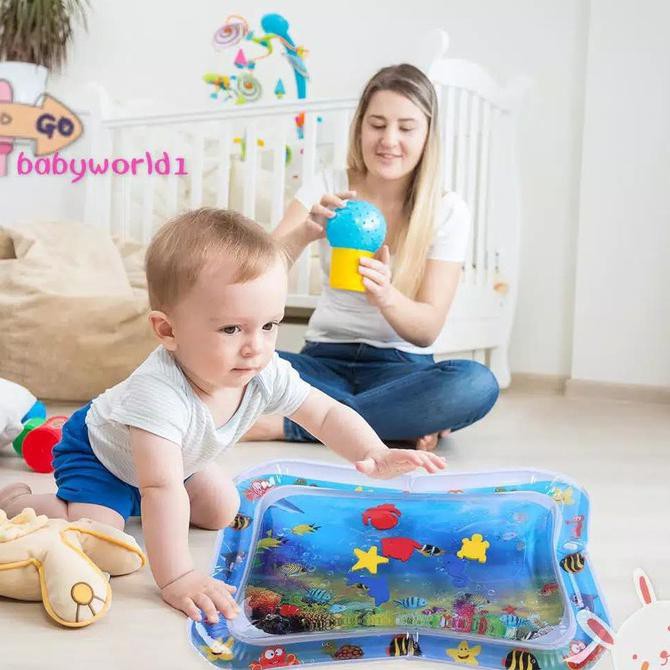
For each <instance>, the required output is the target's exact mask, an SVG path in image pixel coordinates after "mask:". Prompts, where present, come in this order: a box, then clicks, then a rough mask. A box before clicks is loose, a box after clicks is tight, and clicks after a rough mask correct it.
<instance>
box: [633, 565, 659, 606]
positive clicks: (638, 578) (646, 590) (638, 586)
mask: <svg viewBox="0 0 670 670" xmlns="http://www.w3.org/2000/svg"><path fill="white" fill-rule="evenodd" d="M633 582H634V583H635V591H636V592H637V596H638V598H639V599H640V602H641V603H642V604H643V605H644V606H647V605H652V604H653V603H655V602H656V594H655V593H654V589H653V587H652V585H651V581H650V580H649V577H647V575H646V574H645V572H644V570H641V569H640V568H637V570H635V572H634V573H633Z"/></svg>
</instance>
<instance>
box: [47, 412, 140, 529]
mask: <svg viewBox="0 0 670 670" xmlns="http://www.w3.org/2000/svg"><path fill="white" fill-rule="evenodd" d="M90 407H91V403H88V405H86V406H84V407H82V408H81V409H78V410H77V411H76V412H75V413H74V414H73V415H72V416H71V417H70V418H69V419H68V420H67V422H66V423H65V425H64V426H63V433H62V437H61V441H60V442H59V443H58V444H57V445H56V446H55V447H54V451H53V455H54V460H53V465H54V469H55V472H54V475H55V477H56V484H57V485H58V491H57V492H56V495H57V496H58V497H59V498H60V499H61V500H65V501H67V502H78V503H91V504H94V505H104V506H105V507H109V508H111V509H113V510H114V511H115V512H118V513H119V514H120V515H121V516H122V517H123V518H124V520H125V519H127V518H128V517H129V516H140V514H141V511H140V510H141V506H140V491H139V489H138V488H137V487H135V486H131V485H130V484H126V482H124V481H121V480H120V479H119V478H118V477H116V476H115V475H113V474H112V473H111V472H110V471H109V470H108V469H107V468H106V467H105V466H104V465H103V464H102V463H101V462H100V461H99V460H98V459H97V457H96V455H95V454H94V453H93V450H92V449H91V443H90V442H89V439H88V428H87V427H86V414H87V413H88V410H89V409H90Z"/></svg>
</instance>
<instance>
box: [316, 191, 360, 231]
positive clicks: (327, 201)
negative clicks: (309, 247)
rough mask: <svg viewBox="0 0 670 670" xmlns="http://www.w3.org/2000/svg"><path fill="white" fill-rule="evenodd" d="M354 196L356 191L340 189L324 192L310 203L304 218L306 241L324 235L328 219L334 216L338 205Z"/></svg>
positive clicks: (342, 204) (342, 205) (343, 203)
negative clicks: (338, 191) (315, 200)
mask: <svg viewBox="0 0 670 670" xmlns="http://www.w3.org/2000/svg"><path fill="white" fill-rule="evenodd" d="M355 197H356V191H342V193H326V194H325V195H324V196H323V197H322V198H321V200H320V201H319V202H317V203H316V204H314V205H312V209H310V210H309V214H308V215H307V218H306V219H305V224H304V225H305V232H306V237H307V241H308V243H309V242H313V241H314V240H320V239H321V238H322V237H325V236H326V225H327V224H328V221H329V219H332V218H333V217H334V216H335V211H334V210H336V209H337V208H338V207H344V205H345V204H346V202H345V201H346V200H350V199H351V198H355Z"/></svg>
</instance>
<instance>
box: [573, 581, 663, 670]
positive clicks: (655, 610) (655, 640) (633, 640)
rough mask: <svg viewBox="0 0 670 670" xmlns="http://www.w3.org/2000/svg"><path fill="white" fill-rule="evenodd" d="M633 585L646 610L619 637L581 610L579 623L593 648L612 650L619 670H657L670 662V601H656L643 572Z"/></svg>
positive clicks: (630, 619)
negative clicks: (669, 633)
mask: <svg viewBox="0 0 670 670" xmlns="http://www.w3.org/2000/svg"><path fill="white" fill-rule="evenodd" d="M633 583H634V585H635V591H636V592H637V595H638V597H639V598H640V602H641V603H642V607H640V608H638V609H637V610H636V611H635V612H633V613H632V614H631V615H630V616H629V617H628V618H627V619H626V620H625V621H624V622H623V623H622V624H621V626H619V630H618V632H617V633H614V631H613V630H612V629H611V628H610V627H609V626H608V625H607V624H606V623H605V622H604V621H602V620H601V619H599V618H598V617H597V616H596V615H595V614H593V613H592V612H589V611H588V610H581V611H580V612H579V614H578V615H577V621H578V622H579V625H580V626H581V627H582V628H583V629H584V630H585V631H586V633H587V634H588V635H589V636H590V637H591V638H592V639H593V640H594V642H593V643H592V644H596V643H597V644H599V645H602V646H603V647H605V648H606V649H609V650H611V652H612V661H613V663H614V667H615V669H616V670H640V668H643V669H644V670H647V669H648V670H654V669H655V668H659V667H661V666H664V665H665V664H666V662H667V659H668V658H670V654H668V651H667V650H668V643H669V636H668V632H669V626H668V624H669V623H670V601H668V600H657V599H656V595H655V594H654V589H653V587H652V584H651V581H650V580H649V577H647V575H646V574H645V573H644V571H643V570H640V569H639V568H638V569H637V570H635V572H634V573H633ZM659 658H660V659H661V661H660V665H659ZM568 660H570V661H573V660H574V659H572V658H571V659H568Z"/></svg>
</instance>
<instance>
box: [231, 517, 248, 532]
mask: <svg viewBox="0 0 670 670" xmlns="http://www.w3.org/2000/svg"><path fill="white" fill-rule="evenodd" d="M250 523H251V517H250V516H247V515H246V514H236V515H235V518H234V519H233V521H232V523H231V524H230V527H231V528H232V529H233V530H244V529H245V528H248V527H249V524H250Z"/></svg>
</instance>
